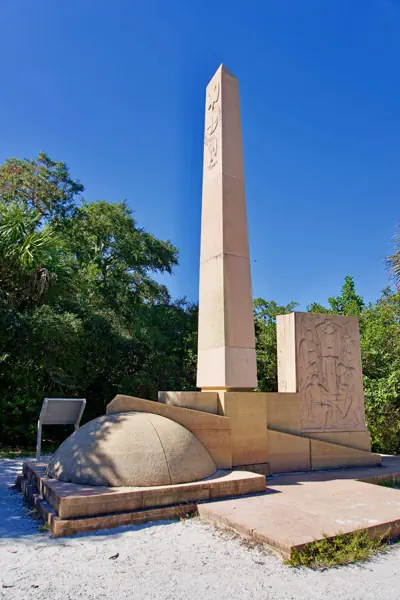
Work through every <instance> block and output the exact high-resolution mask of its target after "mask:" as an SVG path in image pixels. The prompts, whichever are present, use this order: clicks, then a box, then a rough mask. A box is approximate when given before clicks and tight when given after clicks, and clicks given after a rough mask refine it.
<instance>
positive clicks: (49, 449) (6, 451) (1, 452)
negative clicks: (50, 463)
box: [0, 444, 59, 460]
mask: <svg viewBox="0 0 400 600" xmlns="http://www.w3.org/2000/svg"><path fill="white" fill-rule="evenodd" d="M58 446H59V444H42V450H41V454H42V456H46V454H53V453H54V452H55V451H56V449H57V448H58ZM35 455H36V448H35V447H34V446H24V447H8V446H2V447H0V460H1V459H4V458H12V459H15V458H22V457H24V458H25V457H26V458H34V457H35Z"/></svg>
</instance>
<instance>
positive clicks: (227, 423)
mask: <svg viewBox="0 0 400 600" xmlns="http://www.w3.org/2000/svg"><path fill="white" fill-rule="evenodd" d="M203 397H204V400H203ZM162 400H163V402H165V403H162V402H151V401H149V400H142V399H140V398H134V397H131V396H116V397H115V398H114V400H113V401H112V402H111V403H110V404H109V405H108V407H107V414H112V413H114V412H121V411H130V410H132V411H138V412H142V411H143V412H154V413H156V414H161V415H164V416H166V417H168V418H170V419H172V420H175V421H177V422H178V423H181V424H182V425H184V426H185V427H186V428H187V429H189V430H190V431H192V432H193V433H194V434H195V435H196V436H197V437H198V438H199V439H200V441H201V442H202V443H203V444H204V446H205V447H206V448H207V450H208V451H209V452H210V454H211V456H212V457H213V459H214V461H215V464H216V465H217V467H218V468H221V469H231V468H236V467H237V468H241V469H244V470H249V471H253V472H255V473H260V472H261V473H262V474H268V473H290V472H298V471H311V470H324V469H341V468H354V467H368V466H375V465H379V464H380V460H381V459H380V456H379V455H377V454H373V453H372V452H370V447H371V446H370V435H369V432H368V431H367V430H364V431H363V430H361V431H360V430H359V431H345V432H343V431H337V432H336V431H330V432H304V431H302V430H301V422H300V396H299V394H296V393H281V392H279V393H262V392H246V391H235V392H234V391H225V390H214V391H211V390H210V391H207V392H163V393H162ZM216 400H217V406H218V415H216V414H212V413H211V412H203V411H202V410H199V407H200V406H202V405H204V406H205V407H208V409H209V410H210V411H211V409H212V410H215V401H216ZM183 404H184V405H185V408H183ZM256 465H268V468H267V467H266V468H265V469H264V470H260V469H262V466H261V467H260V469H256Z"/></svg>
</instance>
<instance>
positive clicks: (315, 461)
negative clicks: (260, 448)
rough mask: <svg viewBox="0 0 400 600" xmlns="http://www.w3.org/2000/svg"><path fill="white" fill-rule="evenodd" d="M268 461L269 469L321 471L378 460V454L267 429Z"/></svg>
mask: <svg viewBox="0 0 400 600" xmlns="http://www.w3.org/2000/svg"><path fill="white" fill-rule="evenodd" d="M267 439H268V462H269V463H270V465H271V470H272V472H273V473H291V472H296V471H297V472H299V471H323V470H330V469H349V468H356V467H375V466H379V465H380V464H381V457H380V455H379V454H374V453H373V452H368V451H365V450H359V449H357V448H350V447H348V446H343V445H341V444H335V443H330V442H324V441H322V440H317V439H314V438H309V437H305V436H302V435H294V434H291V433H284V432H282V431H274V430H268V438H267Z"/></svg>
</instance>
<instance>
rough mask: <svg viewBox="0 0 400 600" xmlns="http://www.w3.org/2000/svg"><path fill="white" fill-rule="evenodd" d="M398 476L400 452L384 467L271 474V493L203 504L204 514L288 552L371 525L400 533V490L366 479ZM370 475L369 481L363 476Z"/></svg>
mask: <svg viewBox="0 0 400 600" xmlns="http://www.w3.org/2000/svg"><path fill="white" fill-rule="evenodd" d="M393 475H394V476H395V477H398V480H399V484H400V457H386V458H385V457H384V459H383V466H382V467H373V468H366V469H346V470H338V471H325V472H314V473H294V474H287V475H280V476H275V477H271V478H268V481H267V493H266V494H263V495H258V496H253V497H249V498H235V499H232V500H222V501H219V502H212V503H207V504H201V505H200V506H199V512H200V516H201V517H203V518H206V519H208V520H211V521H213V522H214V523H216V524H219V525H222V526H226V527H230V528H232V529H233V530H234V531H236V532H238V533H242V534H244V535H247V536H249V537H253V538H255V539H256V540H258V541H261V542H263V543H265V544H268V545H270V546H271V547H272V548H275V549H277V550H279V551H281V552H284V553H285V554H286V555H287V556H289V555H290V552H291V550H292V549H295V548H296V547H301V546H302V545H304V544H307V543H309V542H312V541H313V540H318V539H322V538H323V537H324V535H327V536H328V537H333V536H335V535H337V534H338V533H350V532H353V531H355V530H358V529H369V530H371V531H372V532H374V533H379V534H385V533H387V531H388V529H389V527H390V528H391V531H392V537H397V536H400V492H399V490H397V489H392V488H388V487H383V486H379V485H373V484H371V483H366V482H365V480H367V481H369V480H371V479H372V480H376V479H379V478H383V477H386V478H392V477H393ZM361 480H364V481H361Z"/></svg>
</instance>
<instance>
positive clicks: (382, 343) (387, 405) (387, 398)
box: [361, 289, 400, 454]
mask: <svg viewBox="0 0 400 600" xmlns="http://www.w3.org/2000/svg"><path fill="white" fill-rule="evenodd" d="M361 331H362V336H361V354H362V358H363V372H364V393H365V409H366V417H367V423H368V427H369V429H370V431H371V437H372V442H373V449H374V450H375V451H378V452H384V453H388V454H391V453H394V454H395V453H400V294H398V293H397V292H392V291H391V290H390V289H386V290H384V291H383V292H382V296H381V298H380V299H379V300H378V302H377V303H376V304H375V305H374V306H370V307H368V308H367V309H366V310H365V311H364V312H363V313H362V315H361Z"/></svg>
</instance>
